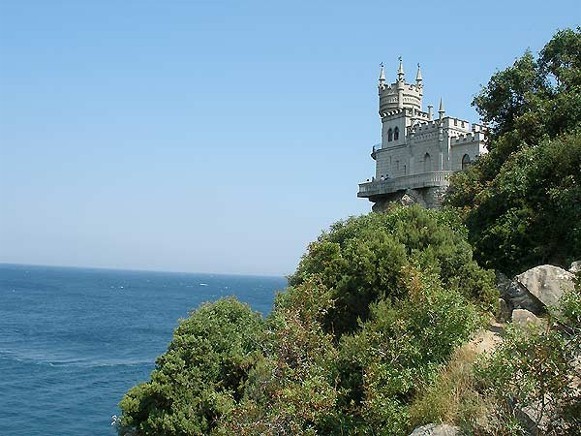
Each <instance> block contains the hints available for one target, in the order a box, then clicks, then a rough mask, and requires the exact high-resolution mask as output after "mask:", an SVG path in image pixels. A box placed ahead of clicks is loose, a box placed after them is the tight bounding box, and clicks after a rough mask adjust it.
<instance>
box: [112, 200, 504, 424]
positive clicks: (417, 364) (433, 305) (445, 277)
mask: <svg viewBox="0 0 581 436" xmlns="http://www.w3.org/2000/svg"><path fill="white" fill-rule="evenodd" d="M289 282H290V287H289V288H288V289H287V290H286V291H284V292H282V293H280V294H279V295H278V297H277V299H276V302H275V305H274V309H273V311H272V313H271V314H270V315H269V317H268V318H267V319H266V320H265V321H260V319H258V318H257V317H256V315H255V314H253V313H252V312H251V311H250V310H249V309H248V308H247V307H246V306H244V305H242V304H240V303H237V302H236V301H234V300H231V299H230V300H221V301H218V302H217V303H214V304H206V305H203V306H202V307H200V308H199V309H198V310H197V311H195V312H193V313H192V315H191V316H190V318H189V319H187V320H185V321H183V322H182V323H181V324H180V326H179V327H178V329H177V330H176V332H175V334H174V339H173V340H172V342H171V344H170V346H169V349H168V352H167V353H166V354H164V355H163V356H161V357H160V358H159V359H158V361H157V365H156V369H155V370H154V372H153V373H152V377H151V381H149V382H147V383H144V384H141V385H139V386H137V387H135V388H133V389H132V390H130V391H129V392H128V393H127V394H126V396H125V397H124V399H123V401H122V402H121V408H122V411H123V415H122V416H121V420H120V433H121V434H126V435H128V434H137V435H153V434H155V435H177V434H208V433H212V434H223V435H230V434H241V435H244V434H248V435H250V434H267V435H280V434H293V435H294V434H367V433H372V434H373V433H382V434H401V433H402V432H405V431H407V430H408V429H409V425H410V422H409V413H408V409H409V406H410V404H411V402H412V401H413V399H414V396H415V395H417V392H418V389H417V387H418V386H420V385H423V384H426V383H429V382H430V380H432V379H433V378H434V377H435V375H436V374H437V371H438V369H439V368H440V367H441V366H442V365H444V364H445V363H446V362H447V360H448V359H449V357H450V355H451V353H452V352H453V350H454V348H455V347H456V346H457V345H459V344H460V343H462V342H463V341H465V340H466V339H467V338H468V337H469V335H470V333H471V332H472V331H474V329H475V328H476V327H477V325H478V323H479V319H480V317H479V313H480V312H479V311H481V310H482V308H491V307H492V306H493V303H495V302H496V298H497V294H496V290H495V288H494V286H493V275H492V274H491V273H490V272H487V271H484V270H482V269H481V268H479V267H478V265H477V264H476V263H475V262H474V261H473V259H472V251H471V248H470V246H469V245H468V243H467V242H466V231H465V229H464V228H463V227H462V225H461V224H460V223H459V221H458V220H457V219H456V218H454V216H453V215H452V214H451V213H449V212H438V211H429V210H424V209H421V208H419V207H411V208H398V209H395V210H393V211H392V212H391V213H388V214H385V215H378V214H370V215H366V216H362V217H358V218H350V219H348V220H346V221H342V222H339V223H337V224H335V225H333V226H332V228H331V230H330V231H329V232H327V233H324V234H323V235H321V237H320V238H319V239H318V240H317V241H316V242H314V243H313V244H311V246H310V247H309V250H308V252H307V254H306V255H305V256H304V257H303V259H302V260H301V263H300V265H299V267H298V268H297V271H296V273H295V274H294V275H293V276H292V277H291V278H290V281H289ZM479 307H480V309H479Z"/></svg>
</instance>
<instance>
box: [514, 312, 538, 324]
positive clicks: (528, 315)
mask: <svg viewBox="0 0 581 436" xmlns="http://www.w3.org/2000/svg"><path fill="white" fill-rule="evenodd" d="M512 323H513V324H516V325H518V326H521V327H525V326H527V325H537V326H540V325H542V323H543V321H542V320H541V319H540V318H537V316H536V315H535V314H534V313H532V312H529V311H528V310H526V309H515V310H513V311H512Z"/></svg>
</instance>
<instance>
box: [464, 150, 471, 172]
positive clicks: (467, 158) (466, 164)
mask: <svg viewBox="0 0 581 436" xmlns="http://www.w3.org/2000/svg"><path fill="white" fill-rule="evenodd" d="M470 163H471V162H470V156H468V155H467V154H465V155H464V156H462V169H463V170H465V169H466V168H468V166H470Z"/></svg>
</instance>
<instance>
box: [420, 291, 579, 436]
mask: <svg viewBox="0 0 581 436" xmlns="http://www.w3.org/2000/svg"><path fill="white" fill-rule="evenodd" d="M550 321H551V322H552V323H554V326H556V327H557V328H546V326H529V328H528V329H525V330H523V329H522V328H516V327H512V326H509V327H508V329H507V332H506V335H505V337H504V341H503V343H502V344H501V345H500V346H499V347H498V349H497V350H496V351H495V352H494V353H493V354H491V355H484V356H481V357H480V358H478V356H477V355H476V354H475V353H474V352H473V351H472V350H470V349H467V348H466V347H463V348H460V349H458V350H457V352H456V353H455V355H454V356H453V358H452V359H451V361H450V363H449V364H448V365H447V366H446V367H444V368H443V369H442V370H441V372H440V374H438V377H437V379H436V381H435V382H434V383H433V384H431V385H429V386H427V387H426V389H425V391H424V392H422V394H421V395H419V396H418V400H417V401H416V402H415V403H414V404H413V405H412V408H411V414H412V420H413V421H414V423H416V424H423V423H427V422H453V423H456V424H457V425H459V426H460V427H462V428H463V430H464V431H465V432H466V433H467V434H475V435H525V434H530V432H531V429H529V428H527V425H526V423H527V420H526V419H523V413H524V412H527V413H528V415H529V416H530V417H531V418H534V419H535V421H538V422H541V424H543V425H544V429H543V431H544V433H543V434H551V435H568V434H574V429H575V428H577V429H578V428H581V392H580V391H579V386H578V383H579V380H578V378H577V379H576V377H578V371H579V370H578V367H576V365H578V360H576V359H579V356H580V355H581V289H580V287H579V285H578V286H577V289H576V291H575V292H571V293H570V294H568V295H567V296H566V297H565V298H563V300H562V301H561V303H560V305H559V307H557V308H553V310H552V317H551V319H550ZM576 362H577V363H576ZM533 434H534V431H533Z"/></svg>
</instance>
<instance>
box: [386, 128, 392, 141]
mask: <svg viewBox="0 0 581 436" xmlns="http://www.w3.org/2000/svg"><path fill="white" fill-rule="evenodd" d="M392 140H393V130H392V129H389V130H388V131H387V142H391V141H392Z"/></svg>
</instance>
